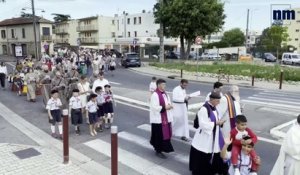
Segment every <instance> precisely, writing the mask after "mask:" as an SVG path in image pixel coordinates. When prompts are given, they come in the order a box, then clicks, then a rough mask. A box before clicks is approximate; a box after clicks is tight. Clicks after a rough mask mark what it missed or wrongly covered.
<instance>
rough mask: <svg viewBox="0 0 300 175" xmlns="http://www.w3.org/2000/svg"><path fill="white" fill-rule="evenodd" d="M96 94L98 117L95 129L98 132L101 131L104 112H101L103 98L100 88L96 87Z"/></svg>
mask: <svg viewBox="0 0 300 175" xmlns="http://www.w3.org/2000/svg"><path fill="white" fill-rule="evenodd" d="M95 91H96V94H97V106H98V110H97V114H98V115H97V117H98V122H97V128H99V131H100V132H102V131H103V127H102V125H103V118H104V110H103V103H104V102H105V100H104V97H103V90H102V87H101V86H98V87H96V90H95Z"/></svg>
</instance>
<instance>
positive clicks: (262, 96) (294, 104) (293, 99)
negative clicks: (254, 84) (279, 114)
mask: <svg viewBox="0 0 300 175" xmlns="http://www.w3.org/2000/svg"><path fill="white" fill-rule="evenodd" d="M241 102H242V103H245V104H255V105H260V106H268V107H276V108H283V109H289V110H291V109H292V110H296V111H297V110H299V111H300V109H299V105H300V94H297V93H292V92H278V91H270V90H265V91H262V92H259V93H257V94H254V95H252V96H249V97H248V98H246V99H243V100H242V101H241Z"/></svg>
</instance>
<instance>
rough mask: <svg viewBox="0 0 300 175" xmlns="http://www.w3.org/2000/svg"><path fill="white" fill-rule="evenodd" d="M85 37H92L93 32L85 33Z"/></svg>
mask: <svg viewBox="0 0 300 175" xmlns="http://www.w3.org/2000/svg"><path fill="white" fill-rule="evenodd" d="M84 36H85V37H91V36H92V33H91V32H85V33H84Z"/></svg>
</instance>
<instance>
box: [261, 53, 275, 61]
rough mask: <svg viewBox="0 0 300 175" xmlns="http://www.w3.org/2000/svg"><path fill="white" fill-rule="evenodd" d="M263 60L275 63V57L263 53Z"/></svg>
mask: <svg viewBox="0 0 300 175" xmlns="http://www.w3.org/2000/svg"><path fill="white" fill-rule="evenodd" d="M263 59H264V60H265V62H276V60H277V59H276V57H275V56H274V55H273V54H272V53H264V55H263Z"/></svg>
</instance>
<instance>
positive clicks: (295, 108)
mask: <svg viewBox="0 0 300 175" xmlns="http://www.w3.org/2000/svg"><path fill="white" fill-rule="evenodd" d="M241 102H242V103H249V104H256V105H264V106H272V107H281V108H288V109H293V110H298V108H299V107H298V106H294V105H286V104H278V103H271V102H266V101H256V100H241Z"/></svg>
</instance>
